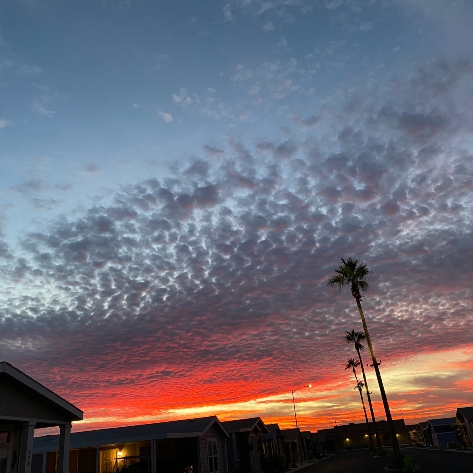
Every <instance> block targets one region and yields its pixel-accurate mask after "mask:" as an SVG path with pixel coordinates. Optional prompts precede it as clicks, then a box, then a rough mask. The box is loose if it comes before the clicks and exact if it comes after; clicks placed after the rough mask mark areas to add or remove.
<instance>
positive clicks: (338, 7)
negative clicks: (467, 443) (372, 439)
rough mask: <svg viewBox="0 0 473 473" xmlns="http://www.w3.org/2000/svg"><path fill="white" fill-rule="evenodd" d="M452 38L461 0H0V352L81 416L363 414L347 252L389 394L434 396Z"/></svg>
mask: <svg viewBox="0 0 473 473" xmlns="http://www.w3.org/2000/svg"><path fill="white" fill-rule="evenodd" d="M472 53H473V2H470V1H469V0H464V1H462V0H454V1H447V0H409V1H407V0H320V1H316V0H223V1H218V0H212V1H206V0H201V1H191V0H175V1H172V2H157V1H151V0H123V1H112V0H103V1H101V0H95V1H92V0H85V1H70V2H63V1H60V0H41V1H39V0H0V269H1V270H0V358H1V359H2V360H5V361H8V362H10V363H12V364H13V365H14V366H16V367H17V368H19V369H21V370H22V371H24V372H26V373H27V374H28V375H30V376H31V377H33V378H35V379H36V380H38V381H39V382H41V383H42V384H44V385H45V386H46V387H48V388H50V389H52V390H53V391H55V392H56V393H57V394H59V395H61V396H63V397H64V398H66V399H67V400H68V401H70V402H71V403H73V404H74V405H76V406H77V407H78V408H80V409H82V410H83V411H84V421H83V422H81V423H77V424H75V425H74V430H76V431H78V430H86V429H96V428H102V427H109V426H119V425H128V424H136V423H151V422H159V421H165V420H172V419H184V418H191V417H200V416H207V415H217V416H218V417H219V419H220V420H230V419H235V418H243V417H254V416H260V417H262V419H263V420H264V421H265V422H266V423H273V422H277V423H279V425H280V427H282V428H291V427H294V415H293V414H294V411H293V404H292V396H291V392H292V391H295V393H294V395H295V403H296V408H297V420H298V424H299V426H300V427H301V428H302V429H311V430H312V431H316V430H317V429H321V428H328V427H331V426H333V425H334V424H335V423H337V424H339V425H340V424H344V423H348V422H361V421H362V420H363V411H362V409H361V405H360V400H359V395H358V392H357V391H355V389H354V387H355V381H354V378H353V374H352V373H351V372H350V371H349V370H347V371H346V370H345V365H346V362H347V359H348V358H351V357H353V356H355V354H356V353H355V351H354V348H353V346H350V345H349V344H347V343H346V342H345V340H344V335H345V333H346V331H350V330H353V329H354V330H357V331H359V330H362V325H361V322H360V318H359V314H358V312H357V308H356V304H355V301H354V299H353V297H352V296H351V293H350V290H349V288H346V289H343V290H338V289H336V288H331V287H327V281H328V279H329V278H330V277H332V276H333V275H334V269H335V268H337V267H338V265H339V264H340V259H341V258H348V257H353V258H356V259H358V260H359V261H360V262H365V263H366V264H367V265H368V267H369V269H370V270H371V271H372V274H371V276H370V278H369V280H368V282H369V290H368V291H367V292H366V293H365V294H364V295H363V308H364V310H365V314H366V318H367V321H368V327H369V330H370V334H371V338H372V339H373V344H374V349H375V352H376V355H377V357H378V359H380V360H381V372H382V375H383V379H384V382H385V387H386V391H387V395H388V399H389V402H390V405H391V411H392V414H393V417H394V418H395V419H397V418H401V417H402V418H404V419H405V421H406V422H409V423H416V422H419V421H421V420H426V419H432V418H438V417H453V416H454V415H455V410H456V408H457V407H461V406H467V405H471V403H472V399H473V337H472V333H473V315H472V311H471V307H472V306H473V287H472V283H471V281H472V279H473V265H472V263H471V261H472V259H473V227H472V223H473V214H472V202H473V159H472V158H473V87H472V84H473V60H472V58H473V54H472ZM366 352H367V350H365V355H364V356H365V363H366V364H369V360H368V354H367V353H366ZM367 376H368V382H369V386H370V390H371V391H372V393H373V394H372V398H373V401H374V408H375V413H376V416H377V418H378V419H383V418H384V412H383V408H382V403H381V399H380V395H379V389H378V387H377V386H376V380H375V376H374V373H373V370H372V368H370V367H369V366H367ZM308 384H311V385H312V387H310V388H309V387H305V386H307V385H308Z"/></svg>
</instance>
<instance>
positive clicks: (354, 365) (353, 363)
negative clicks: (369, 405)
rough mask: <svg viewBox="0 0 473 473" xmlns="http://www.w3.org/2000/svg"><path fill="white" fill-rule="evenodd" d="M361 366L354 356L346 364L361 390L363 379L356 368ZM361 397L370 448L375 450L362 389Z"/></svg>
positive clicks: (357, 387)
mask: <svg viewBox="0 0 473 473" xmlns="http://www.w3.org/2000/svg"><path fill="white" fill-rule="evenodd" d="M358 366H360V362H359V361H358V360H355V359H354V358H349V359H348V361H347V365H346V366H345V369H346V370H348V369H350V368H351V369H352V370H353V374H354V376H355V379H356V388H355V389H358V390H359V391H360V385H361V389H363V381H359V380H358V376H357V374H356V368H358ZM360 398H361V405H362V406H363V412H364V413H365V420H366V428H367V429H368V437H369V440H370V450H374V445H373V438H372V437H371V429H370V423H369V422H368V416H367V415H366V407H365V401H364V400H363V393H362V391H360Z"/></svg>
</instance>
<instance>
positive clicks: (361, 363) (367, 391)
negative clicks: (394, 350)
mask: <svg viewBox="0 0 473 473" xmlns="http://www.w3.org/2000/svg"><path fill="white" fill-rule="evenodd" d="M355 349H356V352H357V353H358V358H359V359H360V366H361V372H362V373H363V381H364V382H365V389H366V397H367V398H368V404H369V406H370V412H371V420H372V421H373V426H374V435H375V437H376V444H377V445H378V449H379V450H381V449H382V448H383V447H382V446H381V439H380V438H379V434H378V428H377V427H376V418H375V416H374V410H373V404H372V402H371V395H370V391H369V389H368V381H366V374H365V368H364V366H363V359H362V358H361V352H360V349H359V348H357V347H356V344H355Z"/></svg>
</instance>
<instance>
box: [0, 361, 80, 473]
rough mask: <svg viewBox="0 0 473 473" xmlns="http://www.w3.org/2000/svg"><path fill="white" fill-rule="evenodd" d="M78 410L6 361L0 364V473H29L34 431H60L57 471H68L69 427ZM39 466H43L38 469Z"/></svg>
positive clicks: (78, 416) (32, 461) (31, 467)
mask: <svg viewBox="0 0 473 473" xmlns="http://www.w3.org/2000/svg"><path fill="white" fill-rule="evenodd" d="M82 418H83V413H82V411H81V410H80V409H78V408H77V407H75V406H73V405H72V404H70V403H69V402H67V401H66V400H65V399H63V398H62V397H60V396H58V395H57V394H55V393H54V392H52V391H50V390H49V389H47V388H45V387H44V386H43V385H42V384H40V383H38V382H37V381H35V380H34V379H33V378H30V377H29V376H27V375H26V374H25V373H23V372H22V371H20V370H19V369H17V368H15V367H14V366H13V365H11V364H10V363H7V362H6V361H3V362H0V472H6V473H30V471H32V469H34V468H35V466H37V464H36V463H35V461H34V460H35V459H34V457H33V456H32V452H33V438H34V434H35V431H36V430H37V429H42V428H49V427H59V431H60V434H59V435H58V436H57V439H58V441H57V443H58V445H57V452H58V455H57V461H56V465H55V468H56V471H57V472H58V473H66V472H67V471H68V459H69V442H70V432H71V424H72V422H74V421H78V420H82ZM41 466H42V465H41Z"/></svg>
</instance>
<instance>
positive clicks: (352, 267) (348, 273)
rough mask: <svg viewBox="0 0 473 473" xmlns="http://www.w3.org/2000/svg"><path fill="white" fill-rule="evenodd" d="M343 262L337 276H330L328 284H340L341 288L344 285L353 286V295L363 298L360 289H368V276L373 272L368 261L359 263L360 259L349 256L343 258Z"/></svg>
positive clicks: (358, 298) (357, 298)
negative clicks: (345, 258) (367, 263)
mask: <svg viewBox="0 0 473 473" xmlns="http://www.w3.org/2000/svg"><path fill="white" fill-rule="evenodd" d="M342 263H343V264H341V265H340V266H339V267H338V269H336V270H335V272H336V273H337V274H336V275H335V276H333V277H332V278H330V279H329V280H328V282H327V285H328V286H338V287H339V288H340V289H341V288H342V287H344V286H351V293H352V296H353V297H354V298H355V299H356V300H361V295H360V289H361V290H362V291H367V290H368V283H367V282H366V278H367V277H368V276H369V275H370V274H371V271H370V270H369V269H368V266H367V265H366V263H361V264H358V260H356V259H353V258H351V257H350V258H348V259H347V260H346V261H345V260H344V259H343V258H342Z"/></svg>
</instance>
